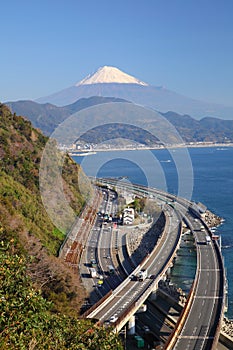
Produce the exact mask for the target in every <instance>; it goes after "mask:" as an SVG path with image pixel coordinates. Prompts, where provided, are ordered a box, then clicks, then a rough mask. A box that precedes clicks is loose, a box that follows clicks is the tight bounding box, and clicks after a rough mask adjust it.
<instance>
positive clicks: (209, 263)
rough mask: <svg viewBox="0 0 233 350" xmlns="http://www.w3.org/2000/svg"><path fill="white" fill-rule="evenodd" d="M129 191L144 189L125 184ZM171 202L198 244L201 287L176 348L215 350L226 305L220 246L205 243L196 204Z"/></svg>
mask: <svg viewBox="0 0 233 350" xmlns="http://www.w3.org/2000/svg"><path fill="white" fill-rule="evenodd" d="M124 185H125V186H124V187H126V188H127V189H128V190H130V188H131V190H133V191H134V190H135V191H137V189H138V188H140V187H141V186H137V185H133V186H132V185H128V184H124ZM141 191H142V194H143V195H148V196H150V195H154V196H157V198H158V196H160V195H163V194H164V193H163V191H159V190H156V189H148V188H142V189H141ZM166 197H167V200H166V198H165V201H169V200H170V199H171V200H172V201H175V202H176V203H175V204H174V203H172V205H173V206H175V207H176V208H177V209H178V207H181V206H182V207H183V209H182V210H181V213H182V216H183V217H184V219H185V222H186V223H188V224H189V227H190V228H191V230H192V232H193V233H194V236H195V238H196V243H197V257H198V268H197V286H196V289H195V295H194V299H193V303H192V306H191V308H190V310H189V313H188V316H187V319H186V321H185V324H184V327H183V330H182V331H181V333H180V336H179V339H178V341H177V343H176V347H175V349H198V350H199V349H211V347H212V343H213V340H214V337H216V332H217V337H218V334H219V330H218V328H217V325H218V323H219V319H220V317H221V310H222V306H223V294H224V292H223V284H224V277H223V276H224V271H223V267H222V262H221V256H220V254H219V252H218V247H217V246H214V245H215V244H216V243H213V242H211V243H210V245H206V244H205V236H206V235H207V234H208V230H207V229H204V230H203V228H202V221H201V220H200V219H197V216H198V217H200V215H198V214H196V213H195V211H193V209H190V207H193V203H192V202H190V201H187V200H185V199H182V198H176V197H175V196H173V195H169V194H166Z"/></svg>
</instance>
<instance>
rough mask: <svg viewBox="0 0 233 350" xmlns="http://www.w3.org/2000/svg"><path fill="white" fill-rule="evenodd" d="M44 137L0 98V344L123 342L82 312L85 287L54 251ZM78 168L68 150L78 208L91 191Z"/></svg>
mask: <svg viewBox="0 0 233 350" xmlns="http://www.w3.org/2000/svg"><path fill="white" fill-rule="evenodd" d="M47 140H48V138H47V137H45V136H44V135H42V134H41V132H40V131H39V130H37V129H34V128H33V127H32V125H31V123H30V122H28V121H26V120H25V119H24V118H22V117H18V116H16V115H15V114H12V113H11V112H10V110H9V109H8V108H7V107H6V106H4V105H2V104H0V286H1V287H0V349H4V350H5V349H10V350H11V349H12V350H13V349H30V350H32V349H43V350H44V349H71V350H72V349H93V350H94V349H95V350H96V349H110V348H113V349H121V343H120V341H119V339H118V338H117V337H116V335H114V334H112V333H110V332H109V331H108V330H106V329H105V328H102V327H97V326H95V325H94V324H93V322H91V321H87V320H83V319H81V318H80V317H79V313H80V307H81V305H82V303H83V300H84V299H85V297H86V295H85V290H84V288H83V287H82V285H81V282H80V277H79V276H78V275H77V274H75V273H73V272H72V271H71V270H70V269H69V268H68V267H67V266H66V265H65V264H64V262H63V261H61V260H60V259H59V258H58V257H57V254H58V250H59V247H60V245H61V244H62V242H63V240H64V238H65V235H66V233H67V231H66V230H63V231H62V230H59V229H57V228H56V227H55V226H54V224H53V223H52V222H51V220H50V218H49V217H48V215H47V213H46V211H45V209H44V206H43V204H42V200H41V196H40V191H39V166H40V159H41V155H42V152H43V149H44V147H45V144H46V142H47ZM80 172H82V170H81V168H80V167H79V166H78V165H77V164H76V163H74V162H73V160H72V159H71V158H69V157H68V156H67V157H66V159H65V161H64V166H63V181H64V191H65V195H66V199H67V201H68V202H69V204H70V206H71V207H72V208H73V210H74V211H75V212H76V214H77V215H78V214H79V213H80V211H81V210H82V208H83V206H84V204H85V202H86V200H87V199H88V196H89V195H91V187H90V186H89V184H88V181H86V197H85V198H84V196H83V195H82V194H81V193H80V191H79V187H78V177H79V175H80ZM81 175H82V176H83V177H84V180H85V175H84V174H82V173H81ZM57 215H59V213H57ZM67 230H68V226H67Z"/></svg>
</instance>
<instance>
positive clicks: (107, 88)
mask: <svg viewBox="0 0 233 350" xmlns="http://www.w3.org/2000/svg"><path fill="white" fill-rule="evenodd" d="M91 96H104V97H117V98H123V99H125V100H128V101H131V102H134V103H136V104H140V105H143V106H145V107H149V108H153V109H155V110H156V111H159V112H162V113H166V112H168V111H174V112H176V113H179V114H189V115H191V116H192V117H194V118H196V119H201V118H203V117H206V116H212V117H218V118H222V119H233V107H228V106H224V105H220V104H214V103H208V102H204V101H199V100H195V99H192V98H189V97H186V96H183V95H181V94H178V93H176V92H174V91H171V90H168V89H166V88H164V87H156V86H151V85H149V84H147V83H145V82H143V81H141V80H139V79H137V78H135V77H133V76H131V75H129V74H126V73H124V72H122V71H121V70H119V69H118V68H115V67H109V66H104V67H101V68H99V69H98V70H97V71H96V72H95V73H93V74H91V75H88V76H87V77H86V78H84V79H82V80H81V81H80V82H78V83H76V84H75V85H73V86H71V87H68V88H66V89H64V90H62V91H58V92H55V93H54V94H52V95H49V96H46V97H42V98H39V99H38V100H36V102H39V103H52V104H54V105H56V106H64V105H68V104H72V103H74V102H75V101H77V100H79V99H81V98H87V97H91Z"/></svg>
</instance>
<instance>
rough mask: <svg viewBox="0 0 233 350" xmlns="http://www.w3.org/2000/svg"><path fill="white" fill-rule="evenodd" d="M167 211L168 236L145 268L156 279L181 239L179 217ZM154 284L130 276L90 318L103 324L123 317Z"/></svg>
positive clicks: (172, 211)
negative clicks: (113, 317) (112, 318)
mask: <svg viewBox="0 0 233 350" xmlns="http://www.w3.org/2000/svg"><path fill="white" fill-rule="evenodd" d="M167 211H168V213H169V216H168V226H167V229H166V232H167V233H166V236H165V237H164V238H163V239H162V240H161V241H160V243H158V247H157V249H155V250H154V251H153V252H152V253H151V254H150V256H148V260H147V262H146V263H145V265H144V266H143V268H144V269H147V271H148V275H151V274H152V275H154V276H155V277H159V275H160V274H161V273H162V271H163V269H164V267H165V265H166V264H167V261H168V260H169V259H170V257H171V252H172V251H174V250H175V249H176V247H177V243H178V240H179V237H180V231H181V229H180V222H179V215H178V214H177V213H176V212H175V211H174V210H173V209H172V208H170V207H169V208H167ZM139 268H140V267H139ZM138 270H139V269H138ZM153 283H154V280H152V279H150V278H147V279H146V280H145V281H143V282H139V281H136V280H134V279H132V275H131V276H129V277H128V278H127V279H126V281H125V282H124V287H123V288H121V289H120V290H119V291H113V296H112V297H111V300H110V301H109V303H108V304H107V305H105V306H103V308H101V309H100V310H99V311H98V312H93V313H91V314H90V315H89V316H88V317H94V318H97V319H99V320H100V321H102V322H105V321H108V320H109V319H110V318H111V316H113V315H116V317H121V315H122V314H124V312H125V311H126V310H127V309H128V308H129V307H130V306H131V305H132V304H133V303H135V302H136V301H137V300H138V299H139V298H140V297H141V296H142V295H143V294H144V292H145V291H146V290H147V289H148V288H149V287H150V286H151V285H152V284H153ZM141 303H142V302H141Z"/></svg>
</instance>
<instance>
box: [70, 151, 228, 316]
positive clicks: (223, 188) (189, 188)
mask: <svg viewBox="0 0 233 350" xmlns="http://www.w3.org/2000/svg"><path fill="white" fill-rule="evenodd" d="M73 158H74V160H75V161H76V162H77V163H79V164H81V165H82V167H83V169H84V171H85V173H86V174H87V175H89V176H95V177H126V178H127V179H128V181H130V182H132V183H138V184H143V185H146V186H150V187H156V188H159V189H162V190H165V191H168V192H170V193H173V194H178V195H180V196H182V197H186V198H188V199H192V200H194V201H196V202H202V203H203V204H204V205H206V206H207V208H208V209H209V210H211V211H212V212H214V213H216V214H217V215H219V216H220V217H222V218H223V219H224V220H225V221H224V223H223V224H222V225H221V226H219V227H218V228H217V233H218V234H219V235H221V238H222V253H223V256H224V260H225V267H226V272H227V279H228V313H227V316H228V317H229V318H231V319H233V147H206V148H201V147H200V148H189V149H185V150H184V149H181V148H177V149H168V150H166V149H162V150H150V151H149V150H134V151H111V152H97V153H96V154H94V155H89V156H85V157H73Z"/></svg>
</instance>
